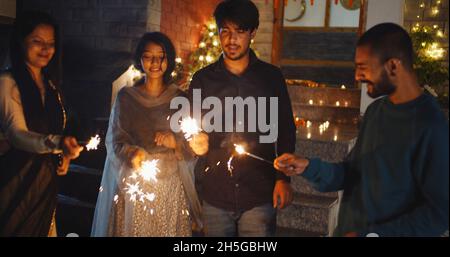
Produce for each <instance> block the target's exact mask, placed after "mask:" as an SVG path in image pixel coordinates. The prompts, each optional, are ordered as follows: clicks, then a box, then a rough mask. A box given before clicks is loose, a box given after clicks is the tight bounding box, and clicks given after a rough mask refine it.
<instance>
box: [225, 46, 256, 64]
mask: <svg viewBox="0 0 450 257" xmlns="http://www.w3.org/2000/svg"><path fill="white" fill-rule="evenodd" d="M249 51H250V45H248V46H247V47H246V48H245V49H244V50H243V51H242V52H241V53H239V54H238V55H237V56H235V57H233V56H230V55H229V54H228V53H227V51H226V50H225V49H224V50H223V54H224V55H225V56H226V57H227V58H228V59H230V60H232V61H237V60H240V59H242V58H243V57H244V56H245V55H246V54H248V52H249Z"/></svg>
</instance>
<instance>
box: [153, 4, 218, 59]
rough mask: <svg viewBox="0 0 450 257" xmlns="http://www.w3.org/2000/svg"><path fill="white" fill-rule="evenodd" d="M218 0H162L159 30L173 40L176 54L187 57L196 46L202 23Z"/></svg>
mask: <svg viewBox="0 0 450 257" xmlns="http://www.w3.org/2000/svg"><path fill="white" fill-rule="evenodd" d="M219 2H220V0H202V1H198V0H163V1H162V13H161V32H163V33H166V34H167V35H168V36H169V37H170V39H171V40H172V41H173V43H174V45H175V48H176V50H177V54H178V55H179V56H180V57H182V58H183V59H185V60H186V59H187V57H188V56H189V54H190V53H191V52H192V51H194V50H195V49H196V48H197V45H198V42H199V40H200V32H201V29H202V25H203V24H205V23H206V22H207V21H208V20H209V19H210V18H211V17H212V15H213V12H214V9H215V7H216V5H217V4H218V3H219Z"/></svg>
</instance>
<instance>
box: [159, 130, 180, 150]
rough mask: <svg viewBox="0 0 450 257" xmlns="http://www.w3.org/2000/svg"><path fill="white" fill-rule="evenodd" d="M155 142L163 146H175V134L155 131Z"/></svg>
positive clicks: (171, 147) (173, 147) (172, 147)
mask: <svg viewBox="0 0 450 257" xmlns="http://www.w3.org/2000/svg"><path fill="white" fill-rule="evenodd" d="M155 143H156V145H157V146H164V147H167V148H170V149H175V148H176V147H177V141H176V139H175V135H174V134H173V133H172V132H170V131H165V132H157V133H156V136H155Z"/></svg>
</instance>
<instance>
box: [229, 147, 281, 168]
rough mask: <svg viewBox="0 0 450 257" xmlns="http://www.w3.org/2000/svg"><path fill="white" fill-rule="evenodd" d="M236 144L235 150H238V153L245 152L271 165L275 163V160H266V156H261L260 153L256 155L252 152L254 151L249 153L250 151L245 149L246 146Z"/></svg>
mask: <svg viewBox="0 0 450 257" xmlns="http://www.w3.org/2000/svg"><path fill="white" fill-rule="evenodd" d="M234 146H235V150H236V152H237V153H238V154H241V155H242V154H245V155H247V156H249V157H252V158H254V159H257V160H260V161H263V162H265V163H268V164H270V165H273V162H271V161H268V160H266V159H264V158H262V157H260V156H258V155H254V154H252V153H249V152H247V151H245V149H244V147H243V146H242V145H236V144H235V145H234Z"/></svg>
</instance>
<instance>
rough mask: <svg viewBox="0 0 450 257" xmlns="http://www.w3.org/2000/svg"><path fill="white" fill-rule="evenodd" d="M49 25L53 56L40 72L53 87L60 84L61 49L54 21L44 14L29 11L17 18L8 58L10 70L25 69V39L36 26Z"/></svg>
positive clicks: (57, 29) (57, 28)
mask: <svg viewBox="0 0 450 257" xmlns="http://www.w3.org/2000/svg"><path fill="white" fill-rule="evenodd" d="M39 25H49V26H51V27H52V28H53V29H54V32H55V54H54V55H53V58H52V59H51V60H50V62H49V64H48V65H47V66H46V67H44V69H43V70H42V71H43V73H44V75H45V78H46V79H48V80H51V81H52V83H53V84H54V85H55V86H59V85H60V84H61V53H60V52H61V47H60V45H59V27H58V25H57V23H56V22H55V20H54V19H53V18H52V17H51V16H50V15H48V14H47V13H44V12H37V11H29V12H24V13H22V14H21V15H19V16H18V18H17V20H16V21H15V23H14V29H13V32H12V35H11V40H10V45H9V57H10V60H11V65H12V69H13V70H14V69H23V68H26V64H25V51H26V49H25V38H26V37H27V36H28V35H30V34H31V33H32V32H33V31H34V30H35V29H36V27H37V26H39Z"/></svg>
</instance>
